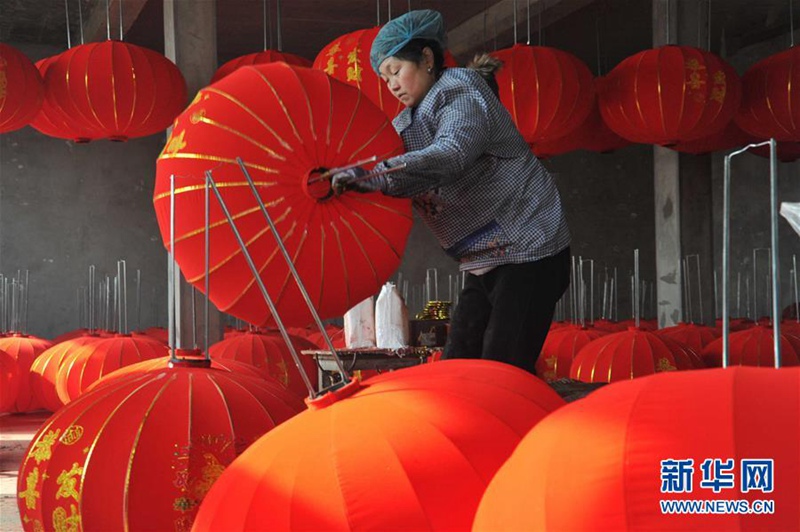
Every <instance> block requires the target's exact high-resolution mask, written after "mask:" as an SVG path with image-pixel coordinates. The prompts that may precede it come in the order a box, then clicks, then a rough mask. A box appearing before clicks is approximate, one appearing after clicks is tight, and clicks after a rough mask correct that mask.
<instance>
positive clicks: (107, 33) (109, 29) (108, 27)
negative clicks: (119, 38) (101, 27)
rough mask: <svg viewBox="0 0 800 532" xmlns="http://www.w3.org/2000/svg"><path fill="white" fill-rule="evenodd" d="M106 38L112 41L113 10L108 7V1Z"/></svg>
mask: <svg viewBox="0 0 800 532" xmlns="http://www.w3.org/2000/svg"><path fill="white" fill-rule="evenodd" d="M106 38H107V39H108V40H109V41H110V40H111V10H110V9H109V7H108V0H106Z"/></svg>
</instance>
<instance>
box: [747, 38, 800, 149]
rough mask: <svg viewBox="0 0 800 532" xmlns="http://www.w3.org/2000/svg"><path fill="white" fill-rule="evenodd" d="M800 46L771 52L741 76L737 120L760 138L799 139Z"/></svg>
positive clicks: (795, 140)
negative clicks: (740, 97) (740, 94)
mask: <svg viewBox="0 0 800 532" xmlns="http://www.w3.org/2000/svg"><path fill="white" fill-rule="evenodd" d="M798 84H800V46H792V47H791V48H789V49H788V50H784V51H783V52H779V53H777V54H774V55H771V56H769V57H767V58H766V59H763V60H761V61H759V62H758V63H756V64H755V65H753V66H751V67H750V68H749V69H748V70H747V72H745V74H744V76H742V104H741V106H740V107H739V109H738V111H737V113H736V123H737V124H738V125H739V127H741V128H742V129H743V130H745V131H747V132H748V133H750V134H752V135H754V136H756V137H758V138H762V139H769V138H775V139H776V140H781V141H788V142H798V141H800V90H798Z"/></svg>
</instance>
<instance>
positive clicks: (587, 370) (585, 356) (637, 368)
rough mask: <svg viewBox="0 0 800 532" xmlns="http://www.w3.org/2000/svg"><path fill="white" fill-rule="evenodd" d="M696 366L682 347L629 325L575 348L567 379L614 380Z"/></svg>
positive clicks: (585, 380) (584, 380)
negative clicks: (626, 327)
mask: <svg viewBox="0 0 800 532" xmlns="http://www.w3.org/2000/svg"><path fill="white" fill-rule="evenodd" d="M695 367H697V366H696V362H694V361H693V360H692V359H691V358H690V357H689V355H688V354H687V353H686V351H685V350H683V349H681V348H680V347H679V346H677V345H675V342H672V341H671V340H669V339H668V338H667V339H664V338H660V337H659V336H658V335H656V334H655V333H652V332H649V331H645V330H644V329H641V328H639V329H637V328H636V327H629V328H628V330H627V331H622V332H618V333H612V334H608V335H606V336H602V337H600V338H598V339H597V340H593V341H592V342H590V343H589V344H587V345H586V346H585V347H584V348H583V349H581V350H580V351H578V354H577V355H575V359H574V360H573V361H572V366H571V367H570V378H573V379H577V380H579V381H583V382H614V381H618V380H627V379H633V378H635V377H641V376H643V375H650V374H652V373H658V372H661V371H677V370H683V369H693V368H695Z"/></svg>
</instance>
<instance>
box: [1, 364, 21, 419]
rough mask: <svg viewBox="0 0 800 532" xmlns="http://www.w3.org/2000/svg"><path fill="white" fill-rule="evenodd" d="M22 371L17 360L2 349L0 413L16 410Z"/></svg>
mask: <svg viewBox="0 0 800 532" xmlns="http://www.w3.org/2000/svg"><path fill="white" fill-rule="evenodd" d="M19 374H20V371H19V367H18V366H17V361H16V359H14V357H12V356H11V355H9V354H8V353H6V352H5V351H0V413H4V412H12V411H14V410H15V408H14V403H16V401H17V393H18V392H19V381H20V377H19Z"/></svg>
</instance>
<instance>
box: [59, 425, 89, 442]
mask: <svg viewBox="0 0 800 532" xmlns="http://www.w3.org/2000/svg"><path fill="white" fill-rule="evenodd" d="M82 437H83V427H82V426H81V425H70V426H69V428H68V429H67V430H66V431H65V432H64V435H63V436H61V438H60V439H59V440H58V441H60V442H61V443H63V444H64V445H74V444H75V443H77V442H78V441H79V440H80V439H81V438H82Z"/></svg>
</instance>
